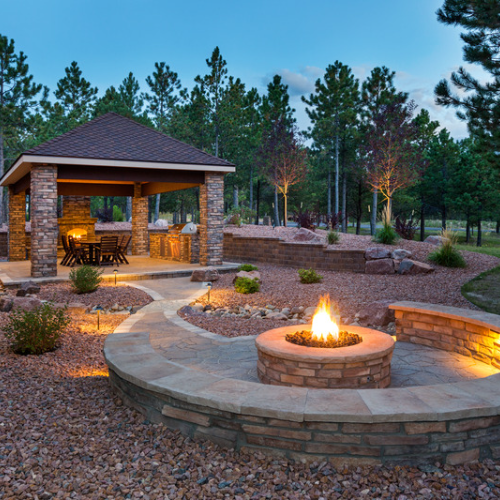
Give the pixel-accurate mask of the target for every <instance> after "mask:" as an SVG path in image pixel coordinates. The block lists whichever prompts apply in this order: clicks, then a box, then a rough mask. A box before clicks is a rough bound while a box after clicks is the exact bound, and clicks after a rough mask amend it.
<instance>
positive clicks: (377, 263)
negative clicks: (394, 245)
mask: <svg viewBox="0 0 500 500" xmlns="http://www.w3.org/2000/svg"><path fill="white" fill-rule="evenodd" d="M365 273H366V274H394V273H395V271H394V261H393V260H392V259H377V260H367V261H366V264H365Z"/></svg>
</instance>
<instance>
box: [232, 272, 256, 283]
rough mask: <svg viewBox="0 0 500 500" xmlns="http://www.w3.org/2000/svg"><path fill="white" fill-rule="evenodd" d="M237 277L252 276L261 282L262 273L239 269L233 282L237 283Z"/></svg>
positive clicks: (251, 277)
mask: <svg viewBox="0 0 500 500" xmlns="http://www.w3.org/2000/svg"><path fill="white" fill-rule="evenodd" d="M237 278H250V279H251V280H257V281H258V282H260V273H259V271H239V272H237V273H236V276H235V277H234V278H233V284H234V283H235V281H236V279H237Z"/></svg>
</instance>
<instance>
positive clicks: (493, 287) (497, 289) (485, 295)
mask: <svg viewBox="0 0 500 500" xmlns="http://www.w3.org/2000/svg"><path fill="white" fill-rule="evenodd" d="M499 256H500V255H499ZM462 295H463V296H464V297H465V298H466V299H467V300H469V301H470V302H472V303H473V304H475V305H476V306H478V307H480V308H481V309H483V310H485V311H487V312H490V313H493V314H500V266H498V267H495V268H494V269H491V270H489V271H486V272H484V273H481V274H480V275H479V276H477V277H476V278H474V279H473V280H471V281H469V282H468V283H466V284H465V285H464V286H463V287H462Z"/></svg>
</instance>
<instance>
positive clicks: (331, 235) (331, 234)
mask: <svg viewBox="0 0 500 500" xmlns="http://www.w3.org/2000/svg"><path fill="white" fill-rule="evenodd" d="M326 240H327V241H328V244H329V245H335V243H338V242H339V240H340V236H339V233H338V232H337V231H328V233H327V235H326Z"/></svg>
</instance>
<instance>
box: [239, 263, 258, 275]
mask: <svg viewBox="0 0 500 500" xmlns="http://www.w3.org/2000/svg"><path fill="white" fill-rule="evenodd" d="M258 270H259V268H258V267H257V266H253V265H252V264H241V266H239V267H238V271H246V272H247V273H249V272H250V271H258Z"/></svg>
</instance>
